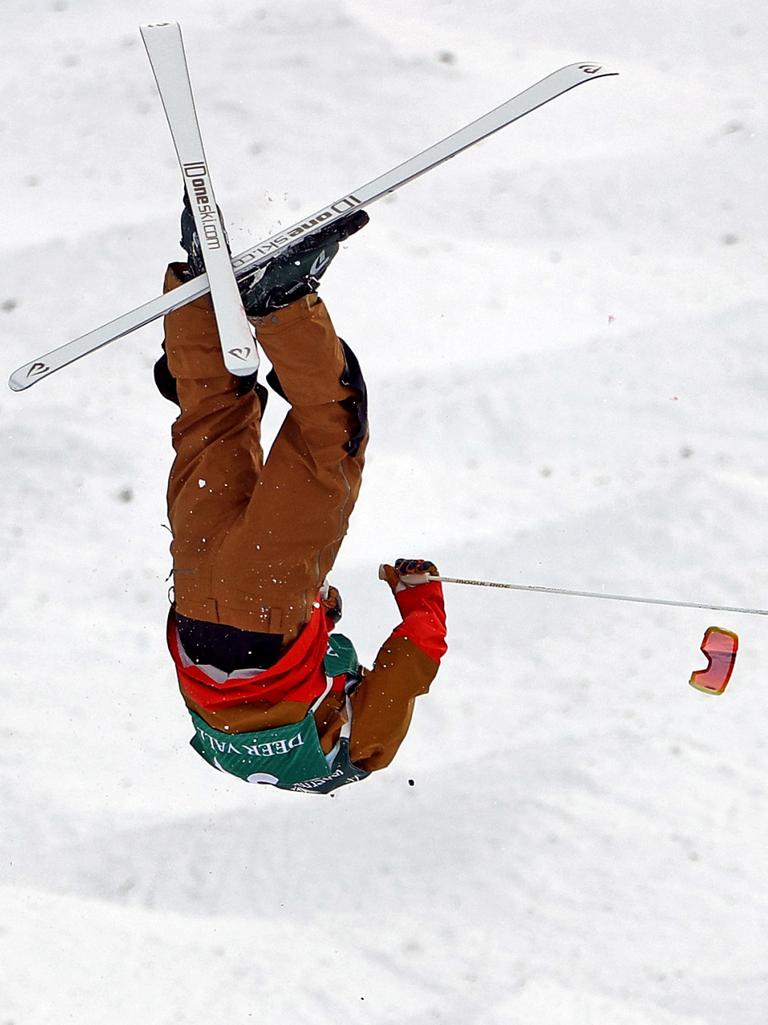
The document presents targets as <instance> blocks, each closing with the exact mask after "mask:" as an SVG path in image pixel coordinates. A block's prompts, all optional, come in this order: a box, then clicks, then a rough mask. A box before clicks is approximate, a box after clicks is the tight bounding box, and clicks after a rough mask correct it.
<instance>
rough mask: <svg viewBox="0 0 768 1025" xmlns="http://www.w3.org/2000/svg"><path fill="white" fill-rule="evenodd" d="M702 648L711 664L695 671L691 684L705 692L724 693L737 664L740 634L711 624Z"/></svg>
mask: <svg viewBox="0 0 768 1025" xmlns="http://www.w3.org/2000/svg"><path fill="white" fill-rule="evenodd" d="M701 650H702V651H703V652H704V654H705V655H706V656H707V661H708V662H709V665H708V666H707V668H706V669H699V670H697V671H696V672H695V673H693V674H692V676H691V679H690V684H691V686H692V687H695V688H696V690H700V691H702V692H703V693H704V694H722V693H723V691H724V690H725V688H726V687H727V686H728V681H729V680H730V678H731V673H732V672H733V667H734V666H735V665H736V653H737V652H738V650H739V638H738V635H737V634H735V633H732V632H731V631H730V630H721V629H720V627H717V626H710V627H709V628H708V630H707V632H706V633H705V634H704V640H703V641H702V642H701Z"/></svg>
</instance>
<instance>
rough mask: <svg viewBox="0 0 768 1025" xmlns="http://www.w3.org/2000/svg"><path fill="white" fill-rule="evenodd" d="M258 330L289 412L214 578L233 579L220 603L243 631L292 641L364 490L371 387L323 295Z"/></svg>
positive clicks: (263, 321) (259, 324) (260, 323)
mask: <svg viewBox="0 0 768 1025" xmlns="http://www.w3.org/2000/svg"><path fill="white" fill-rule="evenodd" d="M254 323H255V325H256V332H257V337H258V339H259V343H260V345H261V347H262V348H263V350H264V352H265V353H266V354H267V356H268V358H269V359H270V361H271V362H272V365H273V367H274V370H275V372H276V375H277V378H278V379H279V385H280V388H281V390H282V392H283V393H284V395H285V397H286V398H287V400H288V401H289V402H290V403H291V410H290V412H289V413H288V415H287V416H286V419H285V421H284V423H283V426H282V428H281V430H280V432H279V434H278V436H277V438H276V439H275V442H274V443H273V445H272V449H271V451H270V453H269V457H268V459H267V461H266V464H265V466H264V468H263V471H262V472H261V474H260V476H259V478H258V480H257V482H256V486H255V490H254V493H253V497H252V499H251V501H250V502H249V504H248V508H247V511H246V512H245V515H244V516H243V518H242V520H240V521H239V522H238V524H237V526H236V527H235V528H234V529H233V530H232V531H230V533H229V534H228V536H227V538H226V539H225V541H224V542H223V544H222V546H221V548H220V550H219V552H218V554H217V556H216V560H215V565H216V578H217V580H221V581H226V587H222V588H221V589H220V591H219V592H218V594H219V598H220V604H221V605H227V606H229V613H230V616H231V614H232V613H234V614H235V615H237V616H241V615H242V616H244V617H246V618H244V619H242V620H239V621H238V623H236V624H235V625H239V626H244V627H245V626H246V623H251V624H252V623H253V622H254V620H253V618H252V617H253V616H256V617H257V618H258V617H259V616H262V617H265V618H263V620H262V621H261V629H268V630H271V631H273V632H281V633H283V634H284V635H285V636H286V637H287V638H290V637H291V636H293V635H295V633H296V632H297V630H298V629H299V628H300V627H301V625H302V624H303V623H305V622H306V621H307V620H308V618H309V616H310V615H311V612H312V605H313V602H314V601H315V600H316V598H317V592H318V590H319V588H320V586H321V585H322V582H323V580H324V579H325V576H326V575H327V573H328V572H329V571H330V569H331V567H332V566H333V563H334V560H335V558H336V554H337V552H338V550H339V546H340V544H341V541H342V539H343V538H344V535H345V534H346V531H347V525H348V521H349V516H350V514H351V512H352V509H353V507H354V504H355V501H356V499H357V496H358V493H359V490H360V482H361V476H362V470H363V462H364V453H365V447H366V444H367V418H366V410H365V384H364V382H363V380H362V375H361V374H360V371H359V367H358V366H357V361H356V359H355V358H354V355H353V354H352V352H351V350H349V349H348V348H346V347H345V346H344V345H343V343H342V342H341V341H340V339H339V338H338V337H337V335H336V332H335V330H334V328H333V324H332V323H331V320H330V318H329V316H328V314H327V312H326V309H325V306H324V305H323V303H322V301H321V300H320V299H319V298H318V297H317V296H316V295H315V294H311V295H308V296H304V297H303V298H301V299H299V300H297V301H296V302H294V303H292V304H291V305H290V306H288V307H286V308H284V309H280V310H276V311H274V312H273V313H270V314H268V315H267V316H265V317H261V318H257V319H255V321H254ZM248 609H250V610H251V614H250V616H249V615H248V611H247V610H248ZM251 628H253V629H258V628H259V627H258V626H253V625H252V626H251Z"/></svg>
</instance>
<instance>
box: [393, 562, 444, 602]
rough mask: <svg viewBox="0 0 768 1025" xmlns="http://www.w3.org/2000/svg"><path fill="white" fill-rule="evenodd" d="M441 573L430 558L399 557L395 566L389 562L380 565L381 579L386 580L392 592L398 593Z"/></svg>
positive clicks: (426, 581)
mask: <svg viewBox="0 0 768 1025" xmlns="http://www.w3.org/2000/svg"><path fill="white" fill-rule="evenodd" d="M439 575H440V574H439V572H438V569H437V566H436V565H435V564H434V562H430V561H429V559H397V560H396V561H395V565H394V566H389V565H388V564H387V563H384V564H383V565H381V566H379V579H380V580H386V582H387V583H388V584H389V586H390V589H391V591H392V594H397V593H398V592H399V591H402V590H404V589H405V588H406V587H418V585H419V584H426V583H428V582H429V580H428V578H429V577H431V576H433V577H436V576H439Z"/></svg>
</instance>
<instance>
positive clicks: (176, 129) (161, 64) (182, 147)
mask: <svg viewBox="0 0 768 1025" xmlns="http://www.w3.org/2000/svg"><path fill="white" fill-rule="evenodd" d="M140 31H141V38H142V39H143V40H144V46H145V47H146V50H147V56H148V57H149V63H150V64H151V65H152V71H153V72H154V75H155V81H156V82H157V90H158V92H159V93H160V99H161V100H162V103H163V109H164V110H165V116H166V118H167V119H168V127H169V128H170V130H171V137H172V138H173V144H174V146H175V147H176V156H177V157H178V159H179V166H180V167H181V173H182V177H183V179H184V188H185V189H186V192H187V195H188V196H189V202H190V206H191V207H192V213H193V215H194V218H195V227H196V228H197V234H198V237H199V239H200V248H201V250H202V256H203V262H204V263H205V270H206V273H207V276H208V287H209V289H210V293H211V300H212V302H213V311H214V314H215V315H216V324H217V326H218V329H219V337H220V339H221V345H222V355H223V357H224V363H225V364H226V367H227V370H229V372H230V373H231V374H237V375H239V376H245V375H248V374H253V373H254V372H255V371H256V370H258V367H259V356H258V352H257V350H256V343H255V341H254V337H253V331H252V330H251V326H250V324H249V323H248V318H247V317H246V315H245V310H244V309H243V303H242V300H241V299H240V292H239V290H238V287H237V281H236V279H235V275H234V274H233V272H232V264H231V261H230V256H229V252H228V250H227V242H226V235H225V232H224V225H223V224H222V223H221V217H220V214H219V209H218V207H217V205H216V197H215V195H214V191H213V183H212V182H211V176H210V172H209V170H208V163H207V161H206V159H205V152H204V150H203V139H202V136H201V134H200V126H199V124H198V120H197V111H196V110H195V101H194V97H193V95H192V84H191V82H190V80H189V70H188V68H187V58H186V54H185V53H184V42H183V40H182V38H181V27H180V26H179V24H178V22H175V21H170V22H165V23H163V24H159V25H142V26H141V29H140Z"/></svg>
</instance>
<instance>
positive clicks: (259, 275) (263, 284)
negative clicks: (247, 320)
mask: <svg viewBox="0 0 768 1025" xmlns="http://www.w3.org/2000/svg"><path fill="white" fill-rule="evenodd" d="M367 223H368V214H367V213H366V212H365V210H355V211H354V213H351V214H350V215H349V216H348V217H345V218H343V219H342V220H340V221H335V222H334V223H333V224H330V225H328V227H327V228H318V229H317V231H313V232H312V233H311V234H309V235H305V236H304V237H303V238H301V239H299V241H298V242H296V244H295V245H293V246H291V247H290V249H287V250H286V251H285V252H284V253H281V254H280V256H276V257H275V258H274V260H270V262H269V263H268V264H266V265H265V266H264V267H259V269H258V270H257V271H254V272H253V274H250V275H245V276H244V277H243V278H241V279H240V281H239V282H238V284H239V286H240V295H241V296H242V299H243V306H244V307H245V312H246V313H247V314H248V316H249V317H264V316H266V314H267V313H271V312H272V311H273V310H279V309H281V308H282V307H283V306H288V305H289V303H292V302H295V301H296V299H301V298H302V296H305V295H309V293H310V292H315V291H316V290H317V286H318V285H319V284H320V278H321V277H322V276H323V274H325V272H326V271H327V270H328V267H329V266H330V263H331V260H332V259H333V258H334V256H335V255H336V254H337V253H338V251H339V244H340V243H341V242H343V241H344V240H345V239H347V238H349V236H350V235H354V234H355V232H356V231H360V229H361V228H364V227H365V225H366V224H367Z"/></svg>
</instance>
